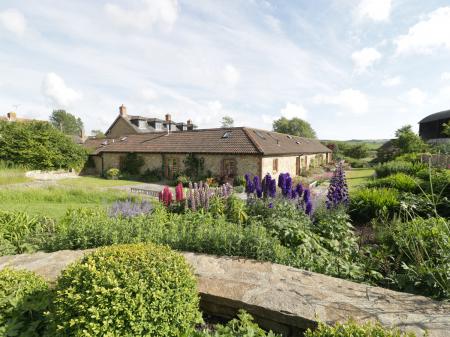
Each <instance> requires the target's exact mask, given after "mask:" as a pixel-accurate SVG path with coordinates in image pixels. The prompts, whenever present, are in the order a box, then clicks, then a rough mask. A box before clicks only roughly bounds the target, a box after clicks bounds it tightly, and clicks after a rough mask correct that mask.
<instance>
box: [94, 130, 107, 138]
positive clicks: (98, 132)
mask: <svg viewBox="0 0 450 337" xmlns="http://www.w3.org/2000/svg"><path fill="white" fill-rule="evenodd" d="M91 134H92V135H93V136H94V137H95V138H105V137H106V136H105V134H104V133H103V131H101V130H91Z"/></svg>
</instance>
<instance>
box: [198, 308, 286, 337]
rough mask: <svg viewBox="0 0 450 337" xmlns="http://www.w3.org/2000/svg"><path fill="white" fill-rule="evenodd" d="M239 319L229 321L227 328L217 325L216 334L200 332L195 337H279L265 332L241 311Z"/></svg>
mask: <svg viewBox="0 0 450 337" xmlns="http://www.w3.org/2000/svg"><path fill="white" fill-rule="evenodd" d="M237 316H238V317H237V318H235V319H233V320H231V321H229V322H228V323H227V324H226V325H225V326H223V325H217V326H216V327H215V330H216V331H214V332H208V331H200V332H197V333H196V334H194V335H193V337H277V336H278V335H276V334H274V333H273V332H272V331H270V332H265V331H264V330H263V329H261V328H260V327H259V326H258V324H256V323H254V322H253V317H252V316H251V315H250V314H248V313H246V312H245V311H244V310H240V311H239V313H238V315H237Z"/></svg>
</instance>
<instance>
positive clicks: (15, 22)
mask: <svg viewBox="0 0 450 337" xmlns="http://www.w3.org/2000/svg"><path fill="white" fill-rule="evenodd" d="M0 25H2V26H3V27H4V28H5V29H6V30H9V31H10V32H12V33H14V34H17V35H19V36H21V35H23V34H24V33H25V30H26V29H27V21H26V20H25V17H24V16H23V14H22V13H21V12H19V11H18V10H16V9H7V10H5V11H2V12H0Z"/></svg>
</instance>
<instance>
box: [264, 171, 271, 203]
mask: <svg viewBox="0 0 450 337" xmlns="http://www.w3.org/2000/svg"><path fill="white" fill-rule="evenodd" d="M271 183H272V176H271V175H270V174H269V173H267V174H266V176H265V177H264V179H263V181H262V189H263V195H264V198H267V197H269V195H270V184H271Z"/></svg>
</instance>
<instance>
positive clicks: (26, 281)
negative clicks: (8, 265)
mask: <svg viewBox="0 0 450 337" xmlns="http://www.w3.org/2000/svg"><path fill="white" fill-rule="evenodd" d="M50 299H51V294H50V292H49V289H48V285H47V283H46V282H45V281H44V280H43V279H42V278H41V277H39V276H37V275H35V274H34V273H32V272H29V271H24V270H12V269H3V270H1V271H0V336H5V337H6V336H11V337H12V336H20V337H37V336H41V335H42V333H43V331H44V330H45V319H44V312H45V310H46V309H47V308H48V305H49V303H50Z"/></svg>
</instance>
